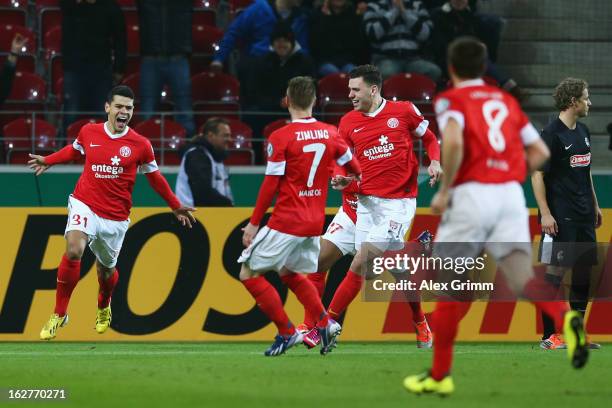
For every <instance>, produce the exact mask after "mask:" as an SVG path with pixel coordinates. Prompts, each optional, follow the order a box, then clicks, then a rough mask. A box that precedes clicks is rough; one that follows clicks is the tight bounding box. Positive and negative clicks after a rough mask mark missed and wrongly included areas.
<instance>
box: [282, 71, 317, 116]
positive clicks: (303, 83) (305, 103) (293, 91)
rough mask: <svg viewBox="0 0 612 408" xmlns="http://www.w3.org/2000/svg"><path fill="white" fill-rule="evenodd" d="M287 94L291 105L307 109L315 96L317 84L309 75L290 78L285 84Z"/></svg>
mask: <svg viewBox="0 0 612 408" xmlns="http://www.w3.org/2000/svg"><path fill="white" fill-rule="evenodd" d="M287 95H288V96H289V99H291V104H292V105H295V106H296V107H297V108H300V109H308V108H310V107H311V106H312V105H313V104H314V102H315V99H316V98H317V86H316V85H315V81H314V80H313V79H312V78H311V77H309V76H298V77H295V78H291V80H289V85H288V86H287Z"/></svg>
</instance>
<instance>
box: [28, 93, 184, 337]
mask: <svg viewBox="0 0 612 408" xmlns="http://www.w3.org/2000/svg"><path fill="white" fill-rule="evenodd" d="M105 110H106V113H107V114H108V119H107V121H106V122H105V123H97V124H87V125H85V126H83V127H82V128H81V130H80V131H79V135H78V136H77V138H76V140H75V141H74V143H72V144H71V145H67V146H66V147H64V148H63V149H61V150H60V151H58V152H56V153H53V154H50V155H48V156H39V155H35V154H30V157H31V160H30V161H29V162H28V163H29V165H30V168H32V169H34V170H35V172H36V175H37V176H38V175H40V174H42V173H43V172H44V171H45V170H47V169H48V168H49V167H50V166H53V165H55V164H60V163H67V162H70V161H73V160H76V159H78V158H80V157H81V156H82V155H84V156H85V166H84V168H83V174H81V177H80V178H79V181H78V182H77V185H76V187H75V189H74V192H73V193H72V194H71V195H70V197H69V199H68V211H69V214H68V222H67V224H66V232H65V233H64V236H65V238H66V253H65V254H64V256H63V257H62V260H61V263H60V265H59V267H58V270H57V291H56V300H55V311H54V313H53V314H52V315H51V317H50V318H49V321H48V322H47V323H46V324H45V325H44V327H43V328H42V330H41V332H40V338H41V339H42V340H51V339H53V338H55V336H56V334H57V330H58V328H59V327H62V326H65V325H66V324H67V323H68V314H67V313H66V311H67V309H68V302H69V301H70V296H71V295H72V291H73V290H74V288H75V286H76V284H77V283H78V281H79V278H80V271H81V257H82V256H83V252H84V251H85V247H86V246H87V244H88V243H89V248H90V249H91V251H92V252H93V253H94V255H95V256H96V269H97V272H98V282H99V283H100V289H99V293H98V313H97V317H96V331H97V332H98V333H104V332H105V331H106V330H107V329H108V327H109V326H110V323H111V318H112V315H111V307H110V301H111V295H112V293H113V290H114V288H115V286H116V285H117V281H118V279H119V274H118V272H117V269H116V268H115V265H116V264H117V258H118V257H119V252H120V250H121V245H122V243H123V238H124V237H125V233H126V231H127V229H128V225H129V224H130V220H129V218H128V217H129V214H130V209H131V207H132V190H133V188H134V182H135V181H136V172H137V171H138V168H139V167H140V169H141V171H142V172H143V173H145V174H146V176H147V180H148V181H149V183H150V184H151V186H152V187H153V188H154V189H155V191H156V192H157V193H158V194H159V195H160V196H161V197H162V198H163V199H164V200H165V201H166V202H167V203H168V205H169V206H170V208H172V211H173V212H174V214H175V215H176V217H177V218H178V220H179V221H180V222H181V224H183V225H186V226H188V227H190V228H191V223H193V222H195V218H193V215H192V214H191V212H192V211H195V209H194V208H191V207H184V206H181V203H180V202H179V200H178V199H177V198H176V196H175V195H174V193H172V190H171V189H170V186H169V185H168V182H167V181H166V179H165V178H164V177H163V176H162V175H161V173H160V172H159V169H158V168H157V163H156V162H155V156H154V154H153V147H152V146H151V142H149V140H148V139H147V138H145V137H144V136H141V135H139V134H138V133H136V132H134V130H132V129H130V128H129V127H128V123H129V121H130V119H131V118H132V114H133V112H134V93H133V92H132V90H131V89H130V88H128V87H127V86H117V87H115V88H113V89H112V90H111V91H110V92H109V94H108V97H107V102H106V105H105Z"/></svg>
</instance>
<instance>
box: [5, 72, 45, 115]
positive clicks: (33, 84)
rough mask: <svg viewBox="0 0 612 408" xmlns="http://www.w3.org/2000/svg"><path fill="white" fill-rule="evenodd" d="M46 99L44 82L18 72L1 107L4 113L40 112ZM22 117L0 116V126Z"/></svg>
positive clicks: (29, 74) (36, 76)
mask: <svg viewBox="0 0 612 408" xmlns="http://www.w3.org/2000/svg"><path fill="white" fill-rule="evenodd" d="M46 99H47V86H46V84H45V81H44V80H43V79H42V78H41V77H39V76H38V75H36V74H32V73H30V72H21V71H18V72H16V73H15V79H14V80H13V86H12V88H11V93H10V94H9V96H8V98H7V100H6V102H5V103H4V105H3V106H2V108H3V110H6V111H22V112H24V113H27V112H30V111H42V110H44V107H45V102H46ZM18 116H22V115H19V114H9V115H1V116H0V126H2V125H4V124H6V123H8V122H9V121H11V120H13V119H15V118H17V117H18Z"/></svg>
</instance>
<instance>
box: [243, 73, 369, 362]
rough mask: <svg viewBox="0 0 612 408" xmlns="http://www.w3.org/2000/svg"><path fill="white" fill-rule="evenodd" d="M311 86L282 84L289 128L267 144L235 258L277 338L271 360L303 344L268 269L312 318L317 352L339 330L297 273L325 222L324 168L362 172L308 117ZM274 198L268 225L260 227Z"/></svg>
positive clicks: (297, 81)
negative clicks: (260, 178)
mask: <svg viewBox="0 0 612 408" xmlns="http://www.w3.org/2000/svg"><path fill="white" fill-rule="evenodd" d="M315 99H316V87H315V84H314V82H313V80H312V78H309V77H296V78H293V79H291V81H289V86H288V88H287V104H288V107H289V113H290V114H291V120H292V122H291V123H290V124H288V125H287V126H285V127H283V128H281V129H279V130H277V131H275V132H274V133H272V135H270V138H269V140H268V164H267V167H266V176H265V178H264V181H263V184H262V185H261V189H260V190H259V196H258V197H257V204H256V206H255V210H254V211H253V215H252V216H251V220H250V222H249V224H248V225H247V226H246V227H245V228H244V235H243V238H242V241H243V243H244V245H245V246H247V248H246V249H245V250H244V252H243V253H242V256H241V257H240V258H239V259H238V262H240V263H242V269H241V271H240V280H241V282H242V283H243V284H244V286H245V287H246V289H247V290H248V291H249V293H250V294H251V295H252V296H253V298H255V300H256V302H257V305H258V306H259V307H260V309H261V310H262V311H263V312H264V313H265V314H266V316H268V318H270V320H272V321H273V322H274V324H275V325H276V327H277V328H278V336H276V338H275V341H274V343H273V344H272V345H271V346H270V347H269V348H268V349H267V350H266V351H265V353H264V354H265V355H266V356H278V355H281V354H283V353H284V352H285V351H286V350H287V349H289V348H290V347H292V346H294V345H295V344H297V343H299V342H301V341H302V333H300V332H299V331H297V330H296V328H295V327H294V326H293V324H292V323H291V321H290V320H289V317H288V316H287V314H286V313H285V311H284V309H283V304H282V302H281V300H280V297H279V296H278V293H277V292H276V290H275V289H274V287H273V286H272V285H270V283H269V282H268V281H267V280H266V279H265V277H263V276H261V274H263V273H265V272H267V271H270V270H274V271H276V272H278V274H279V275H280V277H281V280H282V281H283V283H284V284H285V285H287V287H289V289H291V291H292V292H293V293H295V295H296V296H297V298H298V300H299V301H300V302H301V303H302V304H303V305H304V308H305V309H306V310H308V312H309V313H310V314H311V315H314V316H316V320H317V327H316V328H315V329H314V330H318V331H319V332H320V335H321V339H322V341H321V354H326V353H328V352H329V351H331V347H333V345H334V340H335V337H336V335H337V334H338V333H339V332H340V330H341V328H340V325H339V324H338V323H336V322H334V321H333V320H331V319H329V318H328V315H327V313H325V308H324V307H323V304H322V303H321V299H320V298H319V296H318V293H317V290H316V289H315V287H314V285H313V284H312V282H310V281H309V280H308V279H307V278H306V277H305V276H303V275H300V273H313V272H316V270H317V259H318V256H319V235H321V232H322V230H323V225H324V223H325V202H326V199H327V190H328V181H329V176H330V170H331V165H332V163H333V162H334V161H335V162H336V163H337V164H338V165H340V166H346V167H347V169H348V171H349V172H350V173H352V174H354V175H357V176H358V175H359V173H360V172H361V171H360V169H359V164H358V163H357V160H356V159H355V158H353V155H352V153H351V151H350V149H349V148H348V147H347V146H346V145H345V144H344V142H343V141H342V140H341V139H340V138H339V137H338V136H337V132H336V128H335V127H334V126H331V125H328V124H326V123H321V122H318V121H317V120H316V119H314V118H313V117H312V107H313V105H314V103H315ZM277 192H278V197H277V199H276V205H275V207H274V211H273V212H272V216H271V217H270V220H269V221H268V224H267V225H266V226H265V227H263V228H262V229H261V230H260V231H259V232H257V231H258V229H259V224H260V222H261V219H262V217H263V215H264V214H265V212H266V210H267V209H268V207H269V206H270V204H271V203H272V199H273V198H274V195H275V194H276V193H277Z"/></svg>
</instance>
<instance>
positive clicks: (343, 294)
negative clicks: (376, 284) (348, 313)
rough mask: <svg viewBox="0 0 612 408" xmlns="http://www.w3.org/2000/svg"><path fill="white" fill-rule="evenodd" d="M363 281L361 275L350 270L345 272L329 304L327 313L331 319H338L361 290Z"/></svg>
mask: <svg viewBox="0 0 612 408" xmlns="http://www.w3.org/2000/svg"><path fill="white" fill-rule="evenodd" d="M363 281H364V278H363V276H361V275H358V274H356V273H355V272H353V271H351V270H349V271H348V272H347V274H346V276H345V277H344V279H343V280H342V282H341V283H340V286H338V289H337V290H336V293H335V294H334V298H333V299H332V301H331V303H330V305H329V309H328V313H329V315H330V317H331V318H332V319H338V317H339V316H340V315H341V314H342V313H343V312H344V310H345V309H346V308H347V307H348V305H349V304H350V303H351V302H352V301H353V299H355V297H356V296H357V294H358V293H359V291H360V290H361V285H362V284H363Z"/></svg>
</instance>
